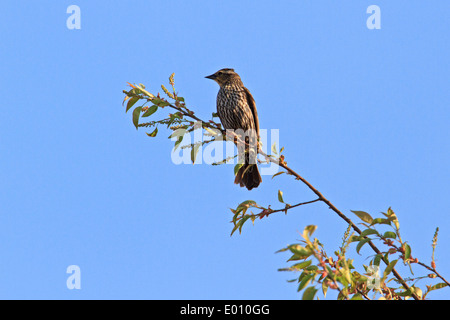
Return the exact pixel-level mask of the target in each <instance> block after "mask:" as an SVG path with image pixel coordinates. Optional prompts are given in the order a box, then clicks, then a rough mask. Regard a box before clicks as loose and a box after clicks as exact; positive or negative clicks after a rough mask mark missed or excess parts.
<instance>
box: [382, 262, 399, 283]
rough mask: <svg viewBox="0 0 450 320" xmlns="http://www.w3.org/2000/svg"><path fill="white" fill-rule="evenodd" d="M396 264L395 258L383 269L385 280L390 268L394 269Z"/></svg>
mask: <svg viewBox="0 0 450 320" xmlns="http://www.w3.org/2000/svg"><path fill="white" fill-rule="evenodd" d="M396 264H397V260H393V261H391V262H390V263H389V265H388V266H387V267H386V269H384V273H383V280H385V279H386V277H387V276H388V275H389V274H390V273H391V272H392V270H393V269H394V267H395V265H396Z"/></svg>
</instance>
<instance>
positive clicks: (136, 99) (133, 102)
mask: <svg viewBox="0 0 450 320" xmlns="http://www.w3.org/2000/svg"><path fill="white" fill-rule="evenodd" d="M138 100H139V97H132V98H131V99H130V100H128V103H127V108H126V109H125V112H128V110H130V109H131V107H132V106H134V104H135V103H136V102H138Z"/></svg>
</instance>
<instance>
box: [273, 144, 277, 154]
mask: <svg viewBox="0 0 450 320" xmlns="http://www.w3.org/2000/svg"><path fill="white" fill-rule="evenodd" d="M272 153H274V154H278V152H277V144H276V142H274V143H273V145H272Z"/></svg>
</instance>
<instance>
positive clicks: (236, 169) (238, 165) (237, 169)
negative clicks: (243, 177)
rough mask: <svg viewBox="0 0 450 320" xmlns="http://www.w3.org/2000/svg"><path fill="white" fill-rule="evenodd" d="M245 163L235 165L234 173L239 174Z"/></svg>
mask: <svg viewBox="0 0 450 320" xmlns="http://www.w3.org/2000/svg"><path fill="white" fill-rule="evenodd" d="M243 165H244V164H243V163H238V164H237V165H235V166H234V175H237V173H238V171H239V169H240V168H241V167H242V166H243Z"/></svg>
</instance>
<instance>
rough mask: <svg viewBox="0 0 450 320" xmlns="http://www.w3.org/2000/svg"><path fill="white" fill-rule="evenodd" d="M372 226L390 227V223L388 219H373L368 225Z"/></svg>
mask: <svg viewBox="0 0 450 320" xmlns="http://www.w3.org/2000/svg"><path fill="white" fill-rule="evenodd" d="M374 224H388V225H391V221H390V220H389V219H384V218H375V219H373V221H372V223H371V224H370V225H371V226H373V225H374Z"/></svg>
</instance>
